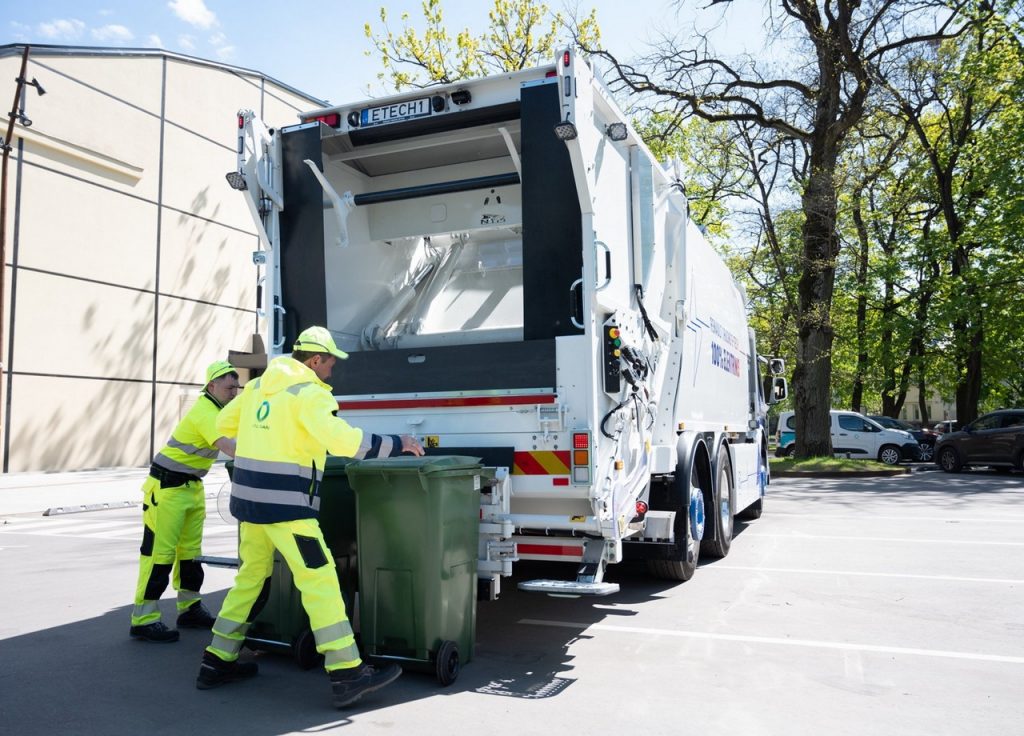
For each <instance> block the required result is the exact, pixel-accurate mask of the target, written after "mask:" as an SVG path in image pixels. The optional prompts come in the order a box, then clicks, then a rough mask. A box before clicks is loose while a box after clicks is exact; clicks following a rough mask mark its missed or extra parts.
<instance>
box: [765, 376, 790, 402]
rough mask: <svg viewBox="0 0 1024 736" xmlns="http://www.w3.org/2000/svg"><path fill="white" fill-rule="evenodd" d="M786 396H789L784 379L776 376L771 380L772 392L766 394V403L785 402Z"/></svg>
mask: <svg viewBox="0 0 1024 736" xmlns="http://www.w3.org/2000/svg"><path fill="white" fill-rule="evenodd" d="M787 396H789V387H788V386H787V385H786V379H785V378H783V377H782V376H776V377H775V378H773V379H772V390H771V393H770V394H768V403H769V404H778V403H779V402H780V401H785V400H786V397H787Z"/></svg>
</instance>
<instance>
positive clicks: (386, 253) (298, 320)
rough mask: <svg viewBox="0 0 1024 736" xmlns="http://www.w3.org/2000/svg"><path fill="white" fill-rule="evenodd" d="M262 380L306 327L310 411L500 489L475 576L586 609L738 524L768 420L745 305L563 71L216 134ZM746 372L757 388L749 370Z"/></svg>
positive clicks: (673, 190)
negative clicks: (325, 382) (247, 247)
mask: <svg viewBox="0 0 1024 736" xmlns="http://www.w3.org/2000/svg"><path fill="white" fill-rule="evenodd" d="M227 178H228V181H229V183H230V184H231V185H232V186H233V187H235V188H236V189H240V190H242V192H243V194H244V196H245V198H246V201H247V202H248V204H249V206H250V209H251V211H252V214H253V217H254V219H255V222H256V225H257V230H258V233H259V236H260V241H261V245H262V247H261V249H260V250H258V251H257V252H256V253H254V254H253V260H254V262H255V263H256V265H257V268H258V269H259V276H258V277H259V279H260V283H261V289H260V291H261V308H262V311H261V314H262V315H263V316H264V322H263V324H264V331H263V336H264V341H265V344H266V345H267V346H268V350H267V353H268V355H269V357H271V358H273V357H276V356H277V355H280V354H282V353H285V352H289V351H290V347H291V345H292V342H293V341H294V339H295V337H296V335H297V334H298V333H299V332H300V331H301V330H302V329H304V328H305V327H308V326H309V325H313V324H321V325H326V326H327V327H328V329H329V330H330V331H331V333H332V334H333V336H334V338H335V340H336V341H337V343H338V346H339V347H341V348H342V349H343V350H345V351H346V352H348V353H349V356H350V357H349V359H348V360H345V361H339V362H338V363H337V366H336V368H335V370H334V374H333V376H332V380H331V382H332V387H333V389H334V393H335V395H336V397H337V400H338V408H339V410H340V413H341V414H342V415H344V417H345V418H346V419H347V420H348V421H349V422H351V423H352V424H353V425H355V426H359V427H363V428H364V429H366V430H369V431H374V432H380V433H386V432H398V431H402V432H409V433H411V434H415V435H416V436H418V437H419V438H421V439H422V441H423V442H424V445H425V446H426V447H428V448H430V451H431V452H435V453H443V454H453V455H472V456H476V457H479V458H482V460H483V463H484V464H485V465H486V466H489V467H494V468H497V469H498V470H497V472H496V476H495V477H496V480H495V483H494V485H493V486H492V487H490V488H489V489H485V490H486V491H487V492H485V493H482V495H481V523H480V558H479V566H478V575H479V576H480V578H481V579H482V580H483V581H484V582H485V584H487V585H489V590H490V595H491V596H492V597H495V596H497V594H498V591H499V589H500V579H501V577H503V576H508V575H511V573H512V565H513V563H514V562H515V561H517V560H545V561H551V562H560V563H564V564H563V565H561V566H558V565H552V566H551V570H552V571H553V572H552V578H553V579H550V580H532V581H528V582H522V583H520V584H519V587H520V588H523V589H526V590H531V591H539V592H546V593H550V594H553V595H568V596H577V595H604V594H608V593H612V592H615V591H617V590H618V586H617V585H616V584H612V583H609V582H606V581H605V579H604V577H605V572H606V570H607V567H608V566H609V565H612V564H615V563H618V562H621V561H623V560H627V559H643V560H646V561H647V563H648V566H649V568H650V570H651V572H652V573H653V574H654V575H656V576H659V577H662V578H665V579H671V580H688V579H689V578H690V577H691V576H692V575H693V574H694V570H695V568H696V566H697V561H698V557H699V556H700V555H708V556H711V557H724V556H725V555H726V554H728V552H729V547H730V544H731V542H732V535H733V519H734V518H736V517H737V516H740V515H742V516H744V517H748V518H751V517H752V518H756V517H758V516H760V514H761V510H762V504H763V497H764V494H765V486H766V485H767V484H768V482H769V477H768V442H767V436H766V423H765V412H766V408H767V407H766V404H767V403H768V402H774V401H776V400H779V399H782V398H784V397H785V392H786V385H785V379H784V378H781V377H775V378H773V377H772V376H773V375H775V376H777V374H779V373H781V372H782V370H783V368H784V366H783V365H782V364H781V361H774V360H772V361H769V360H767V359H765V358H760V359H759V357H758V355H757V351H756V344H755V338H754V334H753V332H752V330H751V329H750V328H749V327H748V324H747V318H746V305H745V302H746V299H745V295H744V293H743V290H742V289H741V288H740V286H738V285H737V283H736V282H735V281H734V279H733V277H732V275H731V274H730V273H729V271H728V269H727V268H726V266H725V264H724V263H723V261H722V260H721V258H719V256H718V255H717V254H716V253H715V251H714V250H713V249H712V248H711V246H710V245H709V244H708V243H707V242H706V241H705V239H704V238H703V236H702V235H701V232H700V231H699V230H698V228H697V227H696V226H695V225H694V224H693V222H692V221H690V219H689V217H688V213H687V200H686V197H685V195H684V192H683V186H682V182H681V181H680V171H679V166H678V163H676V164H674V165H672V164H670V165H667V166H666V167H662V166H660V165H659V164H658V163H657V162H656V161H655V159H654V158H653V156H652V154H651V152H650V151H649V150H648V148H647V147H646V146H645V145H644V143H643V141H642V140H641V139H640V137H639V136H638V135H637V133H636V131H635V130H634V129H633V128H632V127H631V126H630V124H629V122H628V120H627V118H626V117H625V115H624V114H623V113H622V111H621V110H620V108H619V107H618V106H617V105H616V103H615V102H614V101H613V99H612V97H611V95H610V94H609V93H608V91H607V90H606V88H605V86H604V84H603V83H602V81H601V80H600V79H599V78H597V77H596V76H595V75H594V73H593V71H592V69H591V67H590V65H589V64H588V62H587V61H586V60H585V59H583V58H582V57H580V56H577V55H576V52H575V50H574V49H572V48H569V49H566V50H564V51H562V52H560V53H558V55H557V57H556V59H555V60H554V62H553V63H551V64H549V65H546V66H540V67H537V68H532V69H528V70H524V71H520V72H515V73H507V74H500V75H495V76H491V77H486V78H482V79H475V80H467V81H462V82H458V83H455V84H450V85H446V86H437V87H431V88H428V89H421V90H415V91H412V92H408V93H404V94H399V95H395V96H392V97H387V98H382V99H374V100H365V101H362V102H357V103H355V104H348V105H339V106H335V107H329V108H324V109H319V110H312V111H310V112H307V113H305V114H303V115H302V116H301V122H300V123H298V124H296V125H293V126H289V127H284V128H281V129H277V130H274V129H268V128H267V127H266V126H265V125H264V124H263V123H262V122H261V121H260V120H259V119H257V118H256V117H255V115H254V114H253V113H252V112H251V111H242V112H240V113H239V116H238V168H237V170H236V171H233V172H230V173H229V174H228V175H227ZM762 364H763V365H765V366H767V367H768V368H769V370H768V372H767V374H766V376H767V377H766V380H765V383H762V380H761V378H760V376H761V371H760V367H761V365H762Z"/></svg>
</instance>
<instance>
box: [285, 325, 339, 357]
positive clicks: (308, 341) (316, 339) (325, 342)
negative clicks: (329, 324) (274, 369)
mask: <svg viewBox="0 0 1024 736" xmlns="http://www.w3.org/2000/svg"><path fill="white" fill-rule="evenodd" d="M292 350H301V351H302V352H304V353H330V354H331V355H333V356H334V357H335V358H341V359H342V360H344V359H345V358H347V357H348V353H346V352H345V351H344V350H339V349H338V346H337V345H335V344H334V338H333V337H331V333H330V332H328V330H327V328H326V327H307V328H306V329H304V330H303V331H302V332H301V333H300V334H299V339H298V340H296V341H295V345H294V346H292Z"/></svg>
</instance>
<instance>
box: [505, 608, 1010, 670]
mask: <svg viewBox="0 0 1024 736" xmlns="http://www.w3.org/2000/svg"><path fill="white" fill-rule="evenodd" d="M519 623H521V624H525V625H527V626H555V627H560V628H565V629H579V630H581V631H593V630H598V631H609V632H612V633H617V634H643V635H645V636H672V637H677V638H681V639H707V640H712V641H733V642H742V643H745V644H770V645H782V646H790V647H805V648H809V649H838V650H841V651H847V652H874V653H877V654H897V655H911V656H917V657H940V658H945V659H967V660H972V661H976V662H1002V663H1006V664H1024V657H1011V656H1007V655H1003V654H976V653H972V652H951V651H946V650H942V649H919V648H915V647H886V646H878V645H875V644H854V643H847V642H838V641H816V640H814V639H786V638H780V637H774V636H742V635H739V634H712V633H709V632H706V631H674V630H672V629H650V628H646V627H642V626H612V625H610V624H587V623H577V622H573V621H545V620H542V619H533V618H524V619H520V620H519Z"/></svg>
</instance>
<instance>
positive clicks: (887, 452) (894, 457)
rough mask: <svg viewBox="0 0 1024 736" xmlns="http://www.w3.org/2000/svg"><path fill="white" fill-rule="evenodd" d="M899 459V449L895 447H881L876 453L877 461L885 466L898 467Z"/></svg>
mask: <svg viewBox="0 0 1024 736" xmlns="http://www.w3.org/2000/svg"><path fill="white" fill-rule="evenodd" d="M900 458H901V456H900V448H898V447H896V445H882V449H881V450H879V451H878V459H879V461H880V462H883V463H885V464H886V465H899V464H900Z"/></svg>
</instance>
